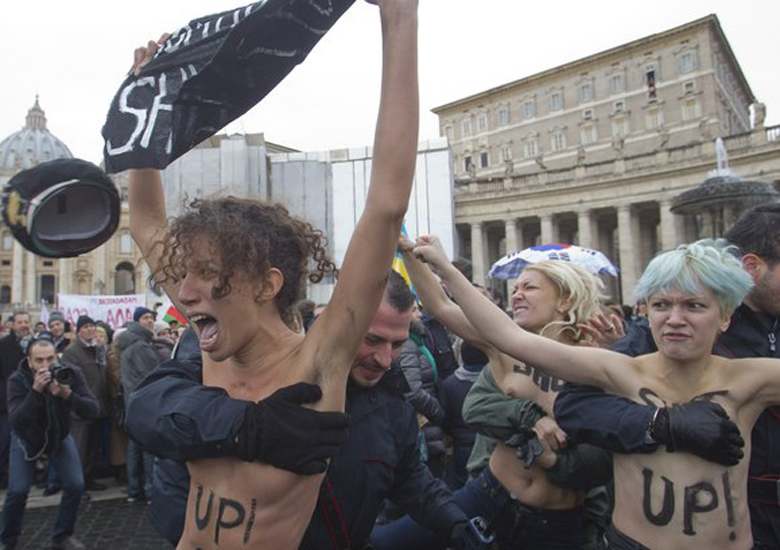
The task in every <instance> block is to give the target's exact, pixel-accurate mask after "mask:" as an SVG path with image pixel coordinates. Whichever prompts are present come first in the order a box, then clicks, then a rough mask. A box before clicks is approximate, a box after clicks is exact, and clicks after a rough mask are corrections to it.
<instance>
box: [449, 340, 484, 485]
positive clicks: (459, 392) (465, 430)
mask: <svg viewBox="0 0 780 550" xmlns="http://www.w3.org/2000/svg"><path fill="white" fill-rule="evenodd" d="M460 357H461V360H462V365H461V366H460V367H458V369H457V370H456V371H455V373H454V374H453V375H452V376H450V377H449V378H447V379H446V380H445V381H444V382H443V383H442V386H441V391H440V392H439V396H440V402H441V406H442V409H444V422H443V425H442V427H443V428H444V431H445V433H447V435H449V436H450V437H452V460H453V479H452V483H451V484H450V487H451V488H452V489H453V490H455V489H459V488H461V487H463V486H464V485H465V484H466V481H467V480H468V472H467V471H466V464H467V463H468V461H469V456H470V455H471V450H472V448H473V447H474V441H475V439H476V437H477V432H476V431H475V430H474V428H472V427H471V426H469V425H468V424H467V423H466V421H465V420H463V402H464V401H465V399H466V395H467V394H468V393H469V390H470V389H471V386H473V385H474V381H475V380H476V379H477V377H478V376H479V373H480V372H482V369H483V368H484V366H485V365H486V364H487V362H488V358H487V355H485V354H484V353H482V351H480V350H479V349H478V348H476V347H474V346H473V345H471V344H469V343H468V342H465V341H464V342H463V343H462V344H461V346H460Z"/></svg>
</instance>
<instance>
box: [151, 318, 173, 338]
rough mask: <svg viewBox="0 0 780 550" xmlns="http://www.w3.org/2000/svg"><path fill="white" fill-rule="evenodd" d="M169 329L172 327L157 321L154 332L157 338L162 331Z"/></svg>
mask: <svg viewBox="0 0 780 550" xmlns="http://www.w3.org/2000/svg"><path fill="white" fill-rule="evenodd" d="M169 328H171V327H170V325H169V324H168V323H166V322H165V321H155V322H154V330H152V332H154V335H155V336H159V335H160V333H161V332H162V331H164V330H168V329H169Z"/></svg>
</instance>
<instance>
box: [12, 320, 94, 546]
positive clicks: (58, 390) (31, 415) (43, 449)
mask: <svg viewBox="0 0 780 550" xmlns="http://www.w3.org/2000/svg"><path fill="white" fill-rule="evenodd" d="M44 334H46V333H44ZM57 367H61V365H58V363H57V354H56V351H55V348H54V344H53V342H52V339H51V338H50V337H49V338H43V337H40V338H38V339H36V340H33V341H32V342H31V343H30V345H29V347H28V356H27V359H26V360H23V361H22V363H20V365H19V368H18V369H17V370H16V371H15V372H14V373H13V375H11V378H10V379H9V381H8V408H9V417H10V421H11V455H10V472H11V476H10V479H9V487H8V493H7V494H6V496H5V503H4V505H3V527H2V531H0V541H2V544H3V547H4V548H14V547H15V546H16V543H17V540H18V538H19V536H20V535H21V532H22V520H23V518H24V509H25V506H26V504H27V495H28V493H29V492H30V487H31V486H32V481H33V474H34V472H35V463H36V461H37V459H38V458H39V457H41V456H42V455H44V454H46V455H48V457H49V461H50V462H51V464H53V466H54V468H55V469H56V471H57V473H58V474H59V478H60V480H61V482H62V487H63V492H62V500H61V501H60V507H59V512H58V513H57V518H56V519H55V522H54V532H53V543H52V548H55V549H58V548H76V549H78V548H84V545H83V544H81V542H79V541H78V540H77V539H75V537H73V531H74V527H75V524H76V515H77V513H78V508H79V502H80V501H81V496H82V494H83V493H84V477H83V475H82V470H81V463H80V461H79V455H78V452H77V451H76V445H75V443H74V441H73V437H72V436H71V435H70V414H71V412H72V413H74V414H76V415H78V416H80V417H82V418H85V419H91V420H94V419H96V418H97V417H98V414H99V407H98V403H97V401H96V400H95V398H94V396H93V395H92V392H90V390H89V387H88V386H87V383H86V380H85V379H84V375H83V373H82V372H81V370H80V369H79V368H78V367H73V366H70V365H68V366H67V367H66V368H68V367H69V370H67V371H65V370H64V369H62V368H61V369H60V370H59V371H58V370H56V369H57Z"/></svg>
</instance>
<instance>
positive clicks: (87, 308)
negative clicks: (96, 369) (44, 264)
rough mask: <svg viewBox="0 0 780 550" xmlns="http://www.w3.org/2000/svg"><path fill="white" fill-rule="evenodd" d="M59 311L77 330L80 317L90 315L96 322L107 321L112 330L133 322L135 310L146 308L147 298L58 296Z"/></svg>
mask: <svg viewBox="0 0 780 550" xmlns="http://www.w3.org/2000/svg"><path fill="white" fill-rule="evenodd" d="M57 299H58V304H59V310H60V311H61V312H62V314H63V315H64V316H65V319H66V320H68V321H70V323H71V325H72V326H73V327H74V328H75V327H76V321H77V320H78V318H79V316H80V315H89V316H90V317H92V319H93V320H95V321H105V322H106V323H107V324H108V325H109V326H110V327H111V328H112V329H114V330H116V329H117V328H119V327H121V326H122V325H124V324H125V323H126V322H127V321H132V320H133V311H135V308H137V307H139V306H142V307H146V296H145V295H143V294H127V295H122V296H83V295H80V294H58V295H57Z"/></svg>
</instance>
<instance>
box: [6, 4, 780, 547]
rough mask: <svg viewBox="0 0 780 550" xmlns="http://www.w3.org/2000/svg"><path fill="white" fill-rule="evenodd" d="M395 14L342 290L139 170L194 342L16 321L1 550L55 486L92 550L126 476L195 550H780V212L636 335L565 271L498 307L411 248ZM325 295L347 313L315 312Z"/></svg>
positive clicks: (734, 240) (59, 527)
mask: <svg viewBox="0 0 780 550" xmlns="http://www.w3.org/2000/svg"><path fill="white" fill-rule="evenodd" d="M373 3H377V4H378V5H379V12H380V19H381V23H382V47H383V68H382V86H381V96H380V97H381V99H380V107H379V116H378V121H377V128H376V135H375V142H374V148H373V164H372V173H371V181H370V187H369V191H368V194H367V197H366V204H365V208H364V210H363V212H362V214H361V217H360V219H359V221H358V223H357V225H356V228H355V231H354V233H353V236H352V238H351V240H350V243H349V246H348V248H347V251H346V255H345V258H344V261H343V263H342V265H341V266H340V268H339V269H338V270H336V266H335V265H334V264H333V263H332V262H331V261H330V259H329V258H328V256H327V253H326V251H327V245H326V242H325V240H324V235H323V233H322V232H321V231H319V230H317V229H315V228H314V227H312V226H311V224H309V223H308V222H306V221H304V220H300V219H297V218H295V217H293V216H291V215H290V214H289V212H288V211H287V209H286V208H285V207H283V206H281V205H270V204H266V203H262V202H259V201H253V200H245V199H238V198H235V197H220V198H215V199H197V200H195V201H193V202H192V203H191V204H190V205H189V207H188V208H187V209H186V211H185V213H184V214H182V215H181V216H179V217H176V218H169V217H168V215H167V213H166V210H165V204H166V201H165V197H164V193H163V186H162V181H161V176H160V173H159V171H158V170H156V169H152V168H144V169H134V170H131V171H130V174H129V195H128V202H129V210H130V226H131V232H132V235H133V238H134V239H135V242H136V243H137V244H138V246H139V248H140V250H141V252H142V253H143V255H144V258H145V261H146V262H147V263H148V265H149V267H150V270H151V273H152V279H153V280H154V282H155V284H156V285H157V287H158V289H160V290H163V291H165V292H166V293H167V294H168V296H169V297H170V298H171V300H172V301H173V303H174V305H175V306H176V307H177V308H178V309H179V311H181V312H182V313H183V314H184V315H185V316H186V317H187V319H188V321H189V325H190V326H189V327H188V328H187V329H186V330H185V331H184V332H183V333H182V334H181V335H180V338H178V342H175V338H170V336H172V335H173V334H176V336H179V335H178V333H170V332H166V331H167V329H166V327H164V326H162V325H160V324H159V322H157V321H156V320H155V313H154V312H153V311H152V310H149V309H146V308H138V309H137V310H136V311H135V313H134V316H133V321H132V322H128V323H127V325H126V326H125V327H122V329H121V332H120V331H117V332H116V333H112V331H111V330H110V328H109V327H108V326H107V325H105V324H103V323H100V322H96V321H95V320H93V319H91V318H89V317H87V316H82V317H79V318H78V320H77V321H76V323H75V326H73V327H72V332H71V327H70V326H68V323H67V322H66V320H65V319H64V317H63V316H62V315H61V314H59V313H57V312H55V313H53V314H51V316H50V317H49V322H48V327H46V326H45V325H44V326H40V324H39V325H36V327H35V330H34V331H33V329H32V327H31V319H30V315H29V314H27V313H25V312H17V313H15V314H14V316H13V318H12V320H11V322H10V324H9V327H8V330H9V333H8V335H7V336H6V337H5V338H3V339H2V340H0V371H1V372H0V374H2V376H0V381H2V386H3V387H2V388H0V393H1V394H2V396H3V398H2V399H3V400H2V403H3V407H2V409H0V455H1V456H0V473H4V474H5V475H6V478H5V482H6V483H7V485H8V491H7V493H6V500H5V504H4V507H3V522H2V529H1V530H0V542H2V544H3V547H4V548H13V547H14V546H15V545H16V544H17V542H18V540H19V536H20V534H21V530H22V523H23V522H22V520H23V514H24V508H25V503H26V499H27V495H28V493H29V491H30V487H31V486H32V484H33V483H35V482H36V478H37V480H38V481H39V482H41V483H45V484H46V490H47V492H49V493H56V492H58V491H62V500H61V503H60V509H59V513H58V516H57V518H56V521H55V525H54V529H53V548H83V547H84V545H83V544H81V543H80V542H79V541H78V540H77V539H76V537H74V532H75V523H76V517H77V511H78V507H79V502H80V501H81V500H82V497H83V494H84V492H85V490H86V491H87V492H89V491H96V490H101V488H102V486H101V485H100V481H98V479H100V477H101V475H103V474H105V473H106V472H107V471H111V468H112V467H113V468H116V467H118V466H121V465H125V469H124V471H125V475H126V483H127V497H126V498H127V499H128V500H129V501H131V502H135V501H139V502H140V503H144V502H147V503H148V504H149V505H150V506H149V508H150V517H151V519H152V521H153V523H154V525H155V526H156V528H157V529H158V530H159V531H160V533H161V534H162V535H163V536H164V537H165V538H166V539H167V540H169V541H170V542H171V544H173V545H176V546H177V547H178V548H186V549H189V548H203V549H205V548H266V549H267V548H273V549H291V550H292V549H295V548H301V549H312V550H322V549H331V548H332V549H335V550H340V549H343V550H346V549H375V550H384V549H388V550H390V549H396V550H398V549H403V550H410V549H417V548H419V549H421V550H422V549H425V550H430V549H436V548H441V549H443V550H444V549H447V548H452V549H456V550H460V549H478V548H483V549H487V548H499V549H515V548H517V549H520V548H522V549H530V550H543V549H554V550H556V549H566V550H568V549H579V548H584V549H591V550H595V549H603V548H608V549H617V550H624V549H631V550H641V549H646V548H662V549H664V550H666V549H672V550H677V549H683V548H685V549H687V548H688V547H692V546H693V547H697V548H729V549H734V550H747V549H749V548H780V503H779V502H778V500H779V499H780V490H778V487H780V485H779V484H778V483H779V482H778V479H779V478H780V447H778V445H780V443H779V442H780V412H778V409H777V405H778V404H780V376H778V373H779V372H780V371H778V364H777V362H776V361H775V359H777V358H778V357H779V356H780V352H779V351H778V348H777V336H778V332H779V331H780V328H779V327H778V317H780V298H778V296H780V292H779V291H780V267H778V266H779V265H780V206H778V205H762V206H758V207H756V208H754V209H752V210H751V211H749V212H747V213H746V214H745V215H743V216H742V217H741V218H740V219H739V220H738V221H737V222H736V223H735V225H734V226H733V227H732V228H731V229H730V230H729V231H728V232H727V233H726V235H725V236H724V237H725V239H717V240H714V239H706V240H702V241H697V242H695V243H690V244H686V245H682V246H680V247H678V248H677V249H675V250H671V251H666V252H664V253H662V254H660V255H658V256H657V257H656V258H655V259H653V260H652V261H651V263H650V264H649V266H648V267H647V269H646V270H645V272H644V273H643V274H642V276H641V278H640V280H639V283H638V285H637V288H636V297H637V299H638V302H637V305H636V309H635V310H634V311H632V312H630V313H629V314H625V308H624V307H614V305H612V306H610V305H609V304H607V303H606V302H605V301H604V296H603V295H602V293H603V285H602V282H601V281H600V279H599V278H598V277H597V276H596V275H594V274H592V273H590V272H588V271H587V270H585V269H584V268H583V267H580V266H579V265H577V264H574V263H570V262H568V261H563V260H555V261H547V262H540V263H537V264H533V265H530V266H528V267H527V268H526V269H525V271H524V272H523V273H522V274H521V275H520V276H519V278H518V279H517V281H516V283H515V285H514V289H513V291H512V294H511V297H510V298H509V301H508V303H507V304H500V303H498V301H497V300H495V299H494V297H493V296H492V295H491V294H490V292H489V291H487V290H486V289H484V288H481V287H479V286H477V285H474V284H472V283H471V282H469V281H468V279H467V278H466V277H465V276H464V275H463V274H462V273H461V272H460V271H459V270H458V269H457V268H456V267H455V265H453V263H451V262H450V260H449V259H448V258H447V256H446V254H445V252H444V250H443V248H442V246H441V244H440V243H439V242H438V240H437V239H436V238H435V237H432V236H421V237H419V238H418V239H417V240H416V241H414V242H413V241H411V240H410V239H408V238H406V237H403V236H401V237H400V239H399V234H400V233H401V228H402V221H403V218H404V215H405V212H406V209H407V207H408V202H409V195H410V192H411V188H412V181H413V178H414V170H415V162H416V147H417V127H418V123H419V121H418V116H419V115H418V110H419V107H418V103H419V102H418V91H417V32H416V31H417V0H377V1H376V2H373ZM165 38H166V37H165V36H164V37H163V38H162V39H161V41H160V42H149V43H148V44H147V45H146V46H144V47H141V48H138V49H137V50H136V51H135V55H134V67H133V70H134V71H135V72H136V74H138V72H139V71H140V70H141V69H142V68H143V66H144V65H145V64H146V63H148V62H149V61H150V60H151V59H152V58H153V57H154V56H155V54H156V52H157V51H158V49H159V48H160V47H161V46H162V44H163V43H164V40H165ZM397 252H399V253H400V254H401V256H402V257H403V259H404V263H405V267H406V271H407V272H408V276H409V281H407V280H405V279H404V278H403V277H402V276H401V275H399V274H398V273H396V272H395V271H393V270H392V269H391V265H392V262H393V259H394V257H395V255H396V253H397ZM329 274H334V275H336V274H337V277H336V280H337V283H336V286H335V288H334V290H333V294H332V297H331V300H330V301H329V302H328V303H327V304H319V305H317V304H314V303H312V302H308V301H306V300H304V299H303V295H302V288H303V287H304V286H305V285H304V282H305V281H306V280H307V279H308V280H309V281H311V282H318V281H319V280H321V279H322V278H323V277H324V276H325V275H329ZM412 288H413V289H414V292H412ZM502 306H505V307H502ZM47 328H48V330H46V329H47ZM33 332H34V333H33ZM174 343H176V345H175V347H174ZM114 471H115V470H114Z"/></svg>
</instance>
